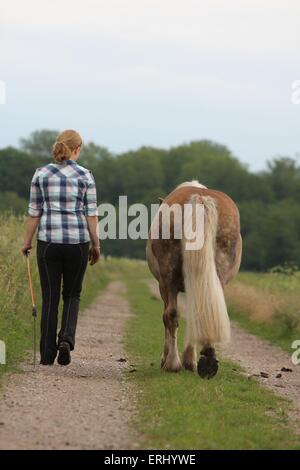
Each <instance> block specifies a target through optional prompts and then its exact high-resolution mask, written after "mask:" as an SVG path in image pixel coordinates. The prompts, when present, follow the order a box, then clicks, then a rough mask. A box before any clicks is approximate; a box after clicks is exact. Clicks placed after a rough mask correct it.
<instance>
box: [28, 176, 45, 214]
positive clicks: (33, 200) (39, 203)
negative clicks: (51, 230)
mask: <svg viewBox="0 0 300 470" xmlns="http://www.w3.org/2000/svg"><path fill="white" fill-rule="evenodd" d="M43 203H44V199H43V195H42V192H41V188H40V183H39V179H38V169H37V170H36V171H35V173H34V175H33V178H32V181H31V186H30V199H29V206H28V215H30V217H41V215H42V213H43Z"/></svg>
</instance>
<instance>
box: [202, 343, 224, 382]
mask: <svg viewBox="0 0 300 470" xmlns="http://www.w3.org/2000/svg"><path fill="white" fill-rule="evenodd" d="M218 367H219V366H218V360H217V358H216V353H215V349H214V348H213V347H212V346H210V345H206V346H204V347H203V349H202V350H201V353H200V359H199V361H198V364H197V371H198V374H199V375H200V377H202V378H206V379H211V378H212V377H214V376H215V375H216V373H217V372H218Z"/></svg>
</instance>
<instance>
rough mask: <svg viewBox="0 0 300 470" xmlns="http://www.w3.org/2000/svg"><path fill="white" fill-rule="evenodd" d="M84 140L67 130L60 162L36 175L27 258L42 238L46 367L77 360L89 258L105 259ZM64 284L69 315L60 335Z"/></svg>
mask: <svg viewBox="0 0 300 470" xmlns="http://www.w3.org/2000/svg"><path fill="white" fill-rule="evenodd" d="M81 146H82V139H81V137H80V135H79V134H78V133H77V132H75V131H73V130H66V131H64V132H62V133H61V134H60V135H59V136H58V137H57V140H56V142H55V143H54V145H53V158H54V162H53V163H50V164H48V165H45V166H43V167H41V168H38V169H37V170H36V172H35V174H34V176H33V179H32V182H31V190H30V202H29V208H28V221H27V228H26V234H25V240H24V244H23V247H22V252H23V254H24V255H25V254H27V253H28V251H29V250H30V249H31V248H32V246H31V243H32V238H33V236H34V234H35V231H36V229H37V228H38V234H37V261H38V267H39V274H40V282H41V288H42V300H43V303H42V318H41V342H40V352H41V364H44V365H52V364H53V363H54V361H55V358H56V355H57V351H59V354H58V358H57V362H58V363H59V364H61V365H67V364H69V363H70V362H71V354H70V351H72V350H73V349H74V345H75V331H76V324H77V317H78V309H79V300H80V292H81V288H82V281H83V277H84V273H85V270H86V266H87V262H88V259H89V260H90V264H95V263H96V262H97V261H98V260H99V258H100V245H99V238H98V235H97V226H98V217H97V213H98V212H97V196H96V186H95V181H94V178H93V176H92V173H91V172H90V171H89V170H87V169H86V168H84V167H82V166H79V165H78V164H77V160H78V158H79V155H80V151H81ZM61 281H63V287H62V297H63V314H62V323H61V329H60V332H59V334H58V338H57V336H56V333H57V317H58V305H59V299H60V290H61Z"/></svg>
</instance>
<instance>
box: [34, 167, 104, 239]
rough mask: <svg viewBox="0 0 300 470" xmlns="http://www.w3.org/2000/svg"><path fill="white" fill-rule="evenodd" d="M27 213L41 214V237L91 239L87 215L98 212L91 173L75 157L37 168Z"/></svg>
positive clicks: (39, 232)
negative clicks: (74, 159)
mask: <svg viewBox="0 0 300 470" xmlns="http://www.w3.org/2000/svg"><path fill="white" fill-rule="evenodd" d="M28 215H30V216H31V217H41V220H40V224H39V229H38V235H37V238H38V240H43V241H47V242H52V243H70V244H75V243H85V242H88V241H90V235H89V232H88V228H87V222H86V218H85V216H86V215H88V216H94V215H98V209H97V195H96V185H95V180H94V177H93V175H92V173H91V172H90V171H89V170H87V169H86V168H84V167H82V166H79V165H78V164H77V163H76V162H75V161H73V160H67V161H66V162H63V163H61V164H56V163H50V164H49V165H46V166H43V167H41V168H38V169H37V170H36V172H35V173H34V175H33V178H32V182H31V189H30V202H29V207H28Z"/></svg>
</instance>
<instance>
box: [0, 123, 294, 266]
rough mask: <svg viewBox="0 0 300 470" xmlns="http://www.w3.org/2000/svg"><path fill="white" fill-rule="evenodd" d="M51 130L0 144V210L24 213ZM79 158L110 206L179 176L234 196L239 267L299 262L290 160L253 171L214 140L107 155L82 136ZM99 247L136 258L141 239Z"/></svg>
mask: <svg viewBox="0 0 300 470" xmlns="http://www.w3.org/2000/svg"><path fill="white" fill-rule="evenodd" d="M57 134H58V132H57V131H49V130H41V131H36V132H34V133H32V134H31V135H30V136H29V137H28V138H25V139H21V140H20V145H19V147H18V148H15V147H7V148H3V149H0V211H8V210H11V211H13V212H15V213H24V212H26V209H27V204H28V197H29V187H30V181H31V178H32V175H33V173H34V171H35V169H36V168H37V167H39V166H42V165H45V164H47V163H48V162H49V161H51V148H52V144H53V142H54V141H55V138H56V136H57ZM79 163H80V164H82V165H83V166H86V167H87V168H89V169H91V170H92V172H93V174H94V177H95V180H96V184H97V192H98V197H99V202H109V203H111V204H114V205H117V204H118V198H119V195H127V196H128V203H129V204H131V203H134V202H142V203H144V204H146V205H150V204H151V203H156V202H157V200H158V197H164V196H165V195H167V194H168V193H169V192H170V191H171V190H172V189H173V188H174V187H175V186H177V185H178V184H180V183H181V182H183V181H187V180H191V179H198V180H199V181H200V182H201V183H202V184H204V185H206V186H208V187H210V188H214V189H218V190H220V191H224V192H225V193H227V194H228V195H229V196H231V197H232V198H233V200H234V201H235V202H236V203H237V205H238V207H239V209H240V213H241V230H242V236H243V240H244V254H243V262H242V267H243V268H244V269H247V270H259V271H262V270H266V269H269V268H272V267H274V266H277V265H282V264H284V263H294V264H296V265H299V266H300V213H299V205H300V166H299V164H298V162H297V159H295V158H290V157H282V156H281V157H276V158H274V159H273V160H271V161H269V162H268V163H267V166H266V169H265V170H264V171H261V172H256V173H254V172H251V171H249V169H248V168H247V166H246V165H244V164H242V163H241V162H240V161H239V160H238V159H237V158H236V157H234V156H233V155H232V153H231V152H230V150H229V149H228V148H227V147H225V146H223V145H219V144H217V143H215V142H211V141H208V140H201V141H195V142H190V143H188V144H183V145H180V146H177V147H173V148H170V149H168V150H166V149H160V148H153V147H141V148H139V149H138V150H134V151H128V152H125V153H122V154H119V155H114V154H113V153H111V152H110V151H109V150H108V149H107V148H105V147H101V146H98V145H95V144H94V143H92V142H89V143H87V144H85V145H84V147H83V150H82V154H81V157H80V162H79ZM102 246H103V251H104V253H105V254H111V255H114V256H128V257H135V258H144V256H145V254H144V253H145V241H144V240H136V241H133V240H105V241H103V242H102Z"/></svg>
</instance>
